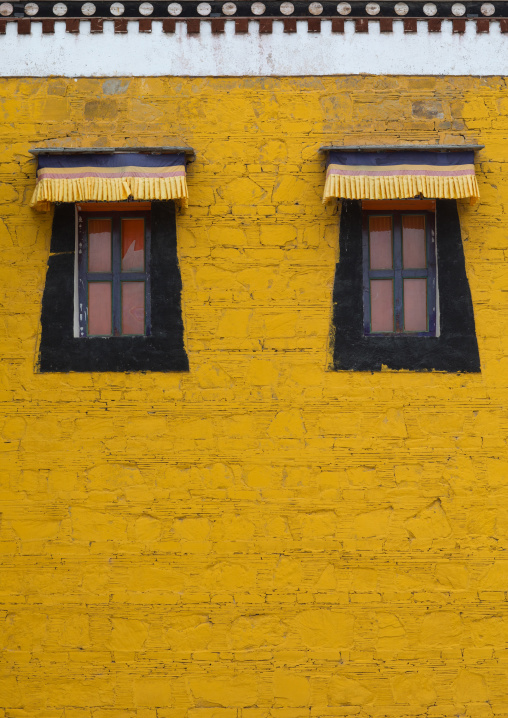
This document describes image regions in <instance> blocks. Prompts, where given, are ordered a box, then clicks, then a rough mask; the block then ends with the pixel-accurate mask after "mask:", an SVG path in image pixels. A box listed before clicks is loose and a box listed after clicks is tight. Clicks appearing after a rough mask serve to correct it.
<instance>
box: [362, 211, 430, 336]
mask: <svg viewBox="0 0 508 718" xmlns="http://www.w3.org/2000/svg"><path fill="white" fill-rule="evenodd" d="M371 207H372V204H371ZM401 207H402V205H401ZM422 215H423V216H424V217H425V237H426V260H427V261H426V264H427V266H426V267H425V268H421V269H404V267H403V258H402V218H403V216H420V217H421V216H422ZM388 216H389V217H391V220H392V258H393V266H392V269H371V268H370V252H369V250H370V241H369V220H370V218H371V217H388ZM362 250H363V331H364V335H365V336H371V337H376V336H379V337H381V336H383V337H390V336H394V335H401V334H402V335H407V336H417V337H435V336H436V334H437V332H438V322H437V318H438V317H437V291H436V287H437V281H436V275H437V272H436V231H435V213H434V212H432V211H428V210H422V211H418V210H413V209H409V207H408V208H407V209H406V208H401V209H395V208H394V209H390V208H388V207H387V208H386V209H382V208H381V207H380V208H379V209H374V208H371V209H364V210H363V212H362ZM372 279H374V280H375V279H387V280H392V281H393V308H394V329H393V331H391V332H379V331H372V329H371V291H370V282H371V280H372ZM404 279H426V280H427V331H424V332H422V331H419V332H417V331H408V330H406V329H404Z"/></svg>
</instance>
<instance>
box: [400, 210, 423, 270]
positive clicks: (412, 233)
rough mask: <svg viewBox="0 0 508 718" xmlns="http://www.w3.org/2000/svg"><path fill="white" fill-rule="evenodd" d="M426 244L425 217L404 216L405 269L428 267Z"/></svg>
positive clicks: (403, 257)
mask: <svg viewBox="0 0 508 718" xmlns="http://www.w3.org/2000/svg"><path fill="white" fill-rule="evenodd" d="M425 250H426V242H425V215H423V214H419V215H418V214H416V215H415V214H413V215H411V214H405V215H403V216H402V261H403V267H404V269H421V268H423V267H426V266H427V253H426V251H425Z"/></svg>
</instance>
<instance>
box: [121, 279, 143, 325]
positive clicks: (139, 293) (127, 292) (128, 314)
mask: <svg viewBox="0 0 508 718" xmlns="http://www.w3.org/2000/svg"><path fill="white" fill-rule="evenodd" d="M144 333H145V283H144V282H122V334H144Z"/></svg>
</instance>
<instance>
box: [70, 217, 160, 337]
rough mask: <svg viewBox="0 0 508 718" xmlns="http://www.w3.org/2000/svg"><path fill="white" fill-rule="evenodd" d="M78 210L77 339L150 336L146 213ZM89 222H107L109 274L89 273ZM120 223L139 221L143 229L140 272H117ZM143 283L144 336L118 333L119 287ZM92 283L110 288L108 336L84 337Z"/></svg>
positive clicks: (120, 241)
mask: <svg viewBox="0 0 508 718" xmlns="http://www.w3.org/2000/svg"><path fill="white" fill-rule="evenodd" d="M90 210H92V208H90V209H88V208H87V209H86V210H85V209H81V210H80V209H78V317H79V321H78V331H79V337H80V338H89V337H97V336H103V337H104V338H107V337H115V338H122V337H132V336H141V337H143V336H145V337H149V336H150V335H151V286H150V265H151V262H150V249H151V213H150V211H149V210H137V209H133V210H131V211H118V210H116V209H115V210H109V211H107V210H104V211H98V210H92V211H90ZM93 219H110V220H111V253H112V263H111V271H110V272H89V270H88V222H89V221H90V220H93ZM123 219H143V221H144V226H145V248H144V260H145V262H144V264H145V267H144V271H143V272H139V271H128V272H125V271H122V268H121V245H122V232H121V224H122V220H123ZM141 281H142V282H144V283H145V331H144V334H137V335H133V334H123V333H122V284H123V283H124V282H141ZM92 282H111V286H112V303H111V306H112V323H111V327H112V333H111V334H109V335H89V333H88V287H89V284H90V283H92Z"/></svg>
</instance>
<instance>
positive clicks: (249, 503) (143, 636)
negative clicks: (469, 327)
mask: <svg viewBox="0 0 508 718" xmlns="http://www.w3.org/2000/svg"><path fill="white" fill-rule="evenodd" d="M0 92H1V102H0V113H1V117H2V121H3V124H2V139H1V140H0V148H1V154H0V157H1V161H2V164H1V165H0V202H1V214H0V217H1V219H0V243H1V257H2V262H1V267H0V277H1V283H0V287H1V289H0V292H1V306H2V320H1V325H0V327H1V332H2V337H1V344H2V368H3V371H2V375H1V391H0V399H1V401H2V411H3V412H4V414H5V418H3V419H2V421H1V424H0V433H1V437H2V439H3V443H2V449H3V452H2V455H1V459H0V462H1V463H0V492H1V493H0V496H1V506H2V512H3V518H2V523H1V528H0V549H1V551H2V569H1V574H0V600H1V603H0V643H1V645H2V647H3V648H4V652H3V654H2V659H1V660H2V677H0V716H6V717H8V718H24V717H26V718H28V717H30V718H32V717H34V718H35V717H36V716H37V717H40V718H57V717H61V716H65V718H89V717H90V716H93V717H94V718H120V716H122V717H123V716H138V717H139V718H155V717H157V718H268V717H273V718H300V717H302V718H303V716H306V717H308V716H309V715H310V716H315V717H316V718H325V717H327V716H330V717H332V716H338V715H349V714H361V715H363V716H383V715H390V716H401V715H417V714H418V715H421V714H426V715H428V716H452V715H458V714H461V715H468V716H472V717H474V718H480V717H483V716H492V715H495V716H501V715H507V714H508V684H507V682H506V674H507V663H506V643H507V640H508V612H507V602H506V591H507V588H508V560H507V559H506V550H507V548H508V528H507V527H508V487H507V483H508V481H507V475H508V460H507V458H506V430H507V425H508V417H507V413H506V402H507V399H508V397H507V390H506V371H507V363H506V361H507V360H506V358H505V357H506V354H507V338H506V337H507V336H508V310H507V300H506V296H507V295H506V288H507V279H506V277H507V274H506V268H505V252H506V219H505V217H506V211H507V206H508V183H507V180H506V170H503V168H504V167H505V166H506V165H505V162H506V160H507V158H508V149H507V148H508V144H507V142H506V137H507V131H508V120H507V119H506V110H507V109H508V105H507V101H506V85H505V81H504V80H502V79H498V78H487V79H471V78H469V79H468V78H455V79H450V78H449V79H439V78H420V79H417V78H412V79H411V78H382V77H378V78H374V77H349V78H345V77H339V78H314V79H305V78H303V79H292V80H291V79H244V80H239V79H234V80H233V79H223V80H221V79H215V80H213V79H195V80H189V79H132V80H128V79H114V80H111V79H109V80H86V79H79V80H76V81H75V80H63V79H58V78H55V79H50V80H37V79H30V80H27V79H21V80H7V81H2V83H1V84H0ZM438 139H439V140H440V141H441V142H443V143H450V142H455V141H461V140H464V139H465V140H466V141H470V140H476V141H478V142H480V143H484V144H485V145H486V149H485V150H484V151H482V153H481V154H480V156H479V157H480V164H479V180H480V188H481V193H482V201H481V203H480V204H479V205H477V206H475V207H472V208H471V207H469V206H468V205H466V204H461V206H460V212H461V220H462V223H463V236H464V240H465V242H464V247H465V254H466V264H467V271H468V276H469V280H470V284H471V290H472V295H473V302H474V306H475V315H476V322H477V333H478V339H479V347H480V355H481V360H482V373H481V374H479V375H462V376H460V375H450V374H438V373H424V374H414V373H408V372H401V373H393V372H382V373H380V374H360V373H356V374H355V373H349V372H344V373H340V372H337V373H334V372H330V371H327V366H328V359H329V355H328V336H329V330H330V318H331V294H332V283H333V272H334V264H335V261H336V253H337V247H338V215H337V210H336V208H334V207H329V208H324V207H323V206H322V204H321V193H322V188H323V184H324V169H323V162H322V159H320V157H319V156H318V154H317V148H318V147H319V146H320V145H321V144H327V143H330V142H331V141H341V142H342V141H343V142H344V143H354V142H356V141H358V142H363V143H375V144H379V142H380V141H382V142H386V143H390V142H392V141H394V142H404V141H415V140H421V141H432V142H434V141H436V140H438ZM48 140H55V142H56V143H60V144H62V145H64V144H66V145H69V144H70V143H75V144H76V145H83V146H87V145H94V144H98V145H108V146H111V145H124V144H126V145H133V144H136V143H137V144H139V145H156V144H171V143H173V142H174V143H177V144H183V143H188V144H190V145H191V146H193V147H194V148H195V149H196V152H197V161H196V162H195V163H194V164H193V165H191V167H190V170H189V189H190V193H191V202H190V206H189V208H188V210H187V211H186V212H185V213H184V214H180V215H179V217H178V241H179V258H180V266H181V272H182V279H183V319H184V324H185V332H186V346H187V350H188V354H189V359H190V367H191V369H190V372H189V373H188V374H146V375H142V374H130V375H121V374H91V375H87V374H68V375H58V374H55V375H50V374H45V375H41V374H37V373H35V372H34V367H35V360H36V353H37V335H38V326H39V318H40V303H41V296H42V290H43V285H44V277H45V267H46V261H47V257H48V251H49V237H50V228H51V217H50V216H47V215H39V214H36V213H34V212H32V211H31V210H30V209H29V208H28V200H29V197H30V194H31V191H32V189H33V185H34V171H35V170H34V165H33V163H30V162H29V161H28V157H29V155H28V153H27V150H28V148H29V147H31V146H37V145H40V144H42V143H43V142H47V141H48Z"/></svg>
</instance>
